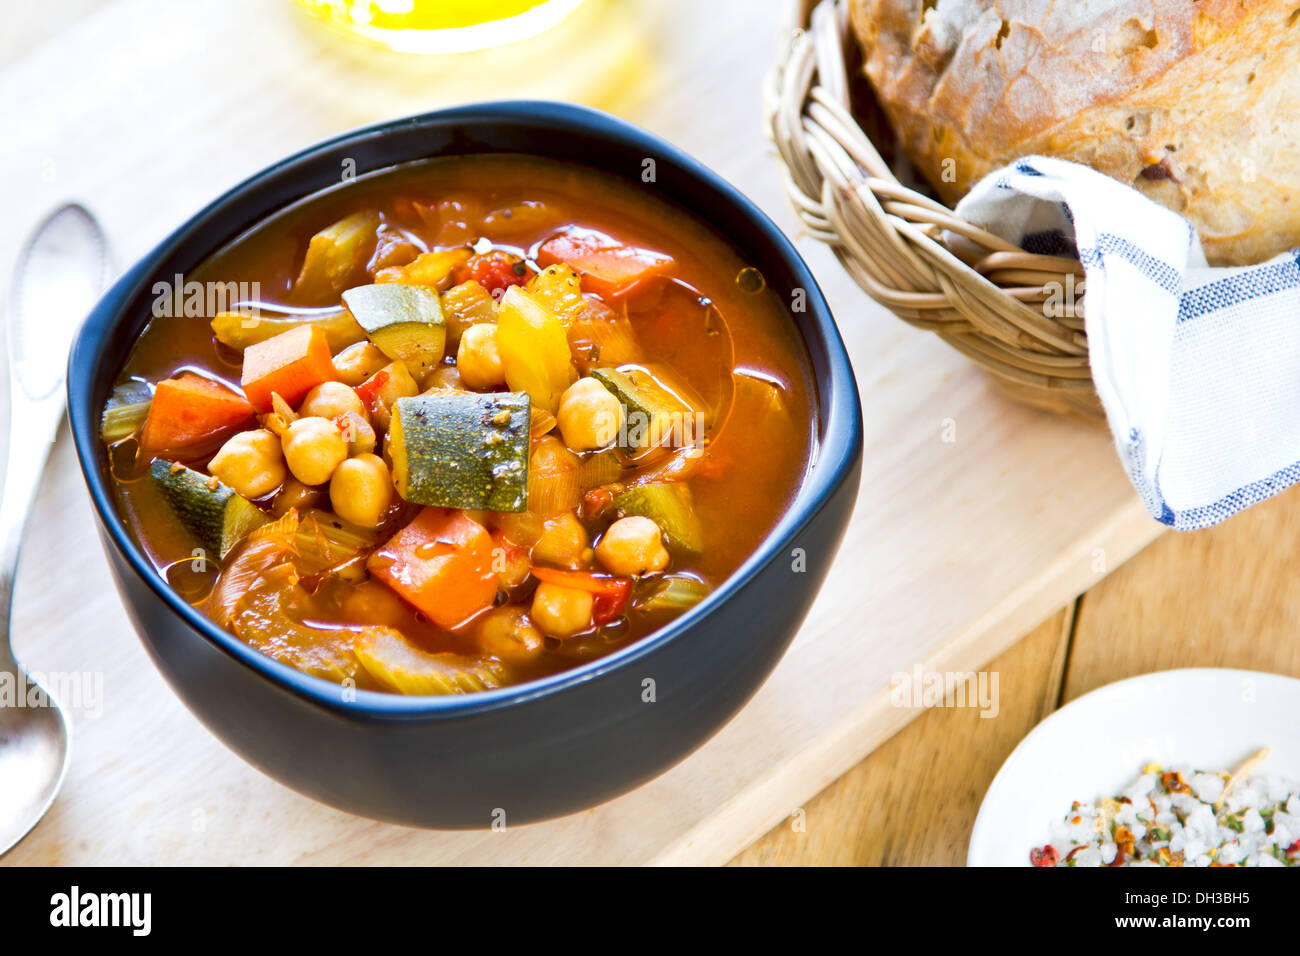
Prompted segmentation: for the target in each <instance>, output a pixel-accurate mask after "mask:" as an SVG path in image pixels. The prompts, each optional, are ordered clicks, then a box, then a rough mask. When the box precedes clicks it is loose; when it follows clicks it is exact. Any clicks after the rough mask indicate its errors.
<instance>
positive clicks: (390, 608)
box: [339, 580, 411, 631]
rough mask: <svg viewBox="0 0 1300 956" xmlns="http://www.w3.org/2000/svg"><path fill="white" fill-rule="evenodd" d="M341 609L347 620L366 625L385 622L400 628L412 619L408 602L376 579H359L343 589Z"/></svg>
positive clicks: (408, 624)
mask: <svg viewBox="0 0 1300 956" xmlns="http://www.w3.org/2000/svg"><path fill="white" fill-rule="evenodd" d="M339 610H340V611H341V612H342V614H343V617H344V618H345V619H346V620H347V621H349V622H350V623H352V624H359V625H361V626H363V627H364V626H368V625H374V624H382V625H384V626H386V627H393V628H396V629H397V630H399V631H400V630H401V629H402V628H404V627H409V626H410V622H411V612H410V611H409V610H408V609H407V604H406V602H405V601H403V600H402V599H401V598H400V597H398V596H397V594H396V593H395V592H394V591H393V589H392V588H390V587H388V585H386V584H380V583H379V582H378V581H374V580H370V581H360V582H358V583H356V584H352V585H349V586H348V587H347V588H346V589H344V590H343V592H342V597H341V599H340V600H339Z"/></svg>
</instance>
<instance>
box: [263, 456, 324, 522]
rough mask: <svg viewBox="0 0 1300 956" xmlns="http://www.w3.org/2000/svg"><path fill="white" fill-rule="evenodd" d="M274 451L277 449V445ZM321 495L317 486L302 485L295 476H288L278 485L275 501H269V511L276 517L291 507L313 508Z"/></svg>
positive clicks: (287, 511) (303, 509)
mask: <svg viewBox="0 0 1300 956" xmlns="http://www.w3.org/2000/svg"><path fill="white" fill-rule="evenodd" d="M276 451H279V446H278V445H277V446H276ZM322 497H323V496H322V494H321V490H320V489H319V488H313V487H312V486H311V485H304V484H303V483H302V482H301V481H299V480H298V479H297V478H290V479H289V480H288V481H286V482H285V483H284V484H283V485H281V486H280V493H279V494H277V495H276V496H275V501H274V502H272V503H271V512H272V513H273V514H275V515H276V516H277V517H284V516H285V515H286V514H288V513H289V509H291V508H296V509H297V510H298V511H300V512H302V511H306V510H307V509H308V508H315V507H316V506H317V505H319V504H321V503H322V502H321V499H322Z"/></svg>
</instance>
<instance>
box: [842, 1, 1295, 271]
mask: <svg viewBox="0 0 1300 956" xmlns="http://www.w3.org/2000/svg"><path fill="white" fill-rule="evenodd" d="M850 16H851V22H852V25H853V29H854V32H855V33H856V34H857V36H858V38H859V40H860V41H861V43H862V45H863V49H864V53H865V63H864V71H865V72H866V75H867V78H868V79H869V80H870V81H871V84H872V87H873V88H874V89H875V91H876V94H877V97H878V98H879V100H880V103H881V105H882V107H883V108H884V110H885V112H886V114H887V116H888V117H889V120H890V122H891V124H892V126H893V128H894V130H895V131H896V132H897V134H898V137H899V140H900V143H901V145H902V146H903V148H904V150H905V151H906V152H907V154H908V156H909V158H910V159H911V160H912V162H913V163H914V164H915V165H916V167H917V168H918V169H919V170H920V171H921V173H922V174H924V175H925V176H926V177H927V179H929V181H930V182H931V184H932V185H933V186H934V188H935V190H936V191H937V192H938V193H939V195H940V196H941V197H942V198H943V199H944V200H945V201H947V202H950V203H952V202H956V201H957V200H958V199H960V198H961V197H962V196H963V195H965V194H966V192H967V191H968V190H969V189H970V187H971V185H973V184H974V183H975V182H976V181H977V180H978V179H979V178H980V177H982V176H984V175H985V174H986V173H988V172H990V171H991V170H993V169H996V168H997V167H999V166H1002V165H1005V164H1006V163H1007V162H1009V161H1011V160H1013V159H1015V158H1017V157H1020V156H1025V155H1029V154H1031V153H1042V154H1045V155H1049V156H1059V157H1061V158H1063V159H1070V160H1074V161H1075V162H1080V163H1084V164H1086V165H1089V166H1092V167H1093V168H1095V169H1098V170H1100V171H1101V172H1103V173H1105V174H1107V175H1108V176H1112V177H1114V178H1115V179H1118V180H1120V181H1121V182H1126V183H1130V184H1131V185H1133V186H1134V187H1135V188H1137V189H1138V190H1140V191H1141V192H1143V193H1144V194H1146V195H1148V196H1150V197H1151V198H1152V199H1154V200H1156V201H1158V202H1160V203H1162V204H1163V205H1165V206H1167V207H1169V208H1171V209H1174V210H1175V211H1177V212H1179V213H1182V214H1183V215H1185V216H1187V217H1188V218H1190V219H1191V220H1192V222H1194V223H1195V224H1196V226H1197V228H1198V230H1199V231H1200V234H1201V238H1202V242H1203V244H1204V247H1205V251H1206V255H1207V256H1208V257H1209V259H1210V261H1211V262H1214V263H1220V264H1233V265H1240V264H1247V263H1253V262H1259V261H1262V260H1264V259H1267V258H1269V257H1271V256H1273V255H1275V254H1277V253H1278V252H1282V251H1284V250H1287V249H1291V248H1294V247H1296V246H1298V245H1300V111H1297V106H1296V104H1297V103H1298V102H1300V3H1297V2H1296V0H1287V2H1280V0H1240V2H1237V0H1197V2H1192V0H1181V2H1174V0H1074V2H1069V0H1067V2H1053V0H938V2H937V3H936V2H935V0H850Z"/></svg>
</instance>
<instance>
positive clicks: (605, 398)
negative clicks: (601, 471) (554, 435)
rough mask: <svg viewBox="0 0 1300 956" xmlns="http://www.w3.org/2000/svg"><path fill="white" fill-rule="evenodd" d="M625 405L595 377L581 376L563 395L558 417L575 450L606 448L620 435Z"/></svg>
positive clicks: (571, 446)
mask: <svg viewBox="0 0 1300 956" xmlns="http://www.w3.org/2000/svg"><path fill="white" fill-rule="evenodd" d="M622 415H623V406H622V405H620V404H619V401H618V399H617V398H615V397H614V395H613V393H612V392H610V390H609V389H607V388H606V387H605V386H604V385H601V384H600V382H598V381H596V380H595V379H594V378H580V379H578V381H576V382H574V383H573V384H572V385H570V386H569V387H568V388H567V389H566V390H565V392H564V394H563V395H562V396H560V410H559V412H557V413H556V416H555V417H556V418H557V419H558V420H559V424H560V434H562V435H563V436H564V443H565V444H566V445H568V446H569V447H570V448H572V449H573V450H574V451H594V450H595V449H597V448H604V447H605V446H606V445H608V444H609V443H610V442H612V441H613V440H614V439H615V438H617V437H618V426H619V422H620V420H621V419H622Z"/></svg>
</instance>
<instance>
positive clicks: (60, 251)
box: [0, 205, 109, 672]
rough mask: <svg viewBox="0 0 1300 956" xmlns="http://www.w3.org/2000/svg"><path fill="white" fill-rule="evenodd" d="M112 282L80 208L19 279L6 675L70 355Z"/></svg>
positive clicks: (6, 553) (90, 221)
mask: <svg viewBox="0 0 1300 956" xmlns="http://www.w3.org/2000/svg"><path fill="white" fill-rule="evenodd" d="M108 276H109V258H108V243H107V240H106V239H105V238H104V233H103V230H102V229H100V227H99V223H98V222H96V221H95V218H94V217H93V216H92V215H91V214H90V213H89V212H87V211H86V210H85V209H83V208H82V207H81V206H78V205H67V206H62V207H60V208H59V209H57V210H55V212H54V213H52V214H51V215H50V217H49V218H47V219H46V220H45V221H44V222H43V223H41V225H40V226H39V227H37V229H36V231H35V232H34V233H33V234H32V237H31V239H30V240H29V241H28V243H27V245H26V247H25V248H24V249H23V252H22V254H21V255H20V257H19V259H18V265H17V267H16V269H15V271H14V287H13V289H14V295H13V308H12V310H11V315H10V318H9V324H8V329H7V337H8V345H9V349H8V359H9V449H8V455H7V461H6V463H5V481H4V488H3V489H2V490H0V672H4V671H9V672H12V671H13V669H14V667H15V661H14V657H13V647H12V642H11V640H10V626H9V624H10V611H11V609H12V606H13V592H14V578H15V575H16V573H17V569H18V555H19V552H20V550H21V548H22V540H23V531H24V530H25V528H26V525H27V518H28V515H29V514H30V513H31V510H32V504H33V502H34V501H35V500H36V493H37V490H38V489H39V488H40V483H41V474H42V472H43V471H44V470H45V462H46V459H47V458H48V457H49V454H50V445H51V444H52V443H53V441H54V436H55V434H56V433H57V431H58V428H59V422H60V421H61V420H62V418H63V410H64V405H65V397H64V388H63V385H64V380H65V378H66V376H67V362H68V351H69V349H70V348H71V345H72V339H73V336H74V335H75V334H76V331H77V329H78V328H80V326H81V321H82V319H84V318H85V316H86V313H87V312H88V311H89V310H90V307H91V306H92V305H93V304H94V302H95V300H96V299H97V298H98V296H99V293H100V292H101V291H102V289H103V288H104V285H105V283H106V282H107V280H108Z"/></svg>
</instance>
